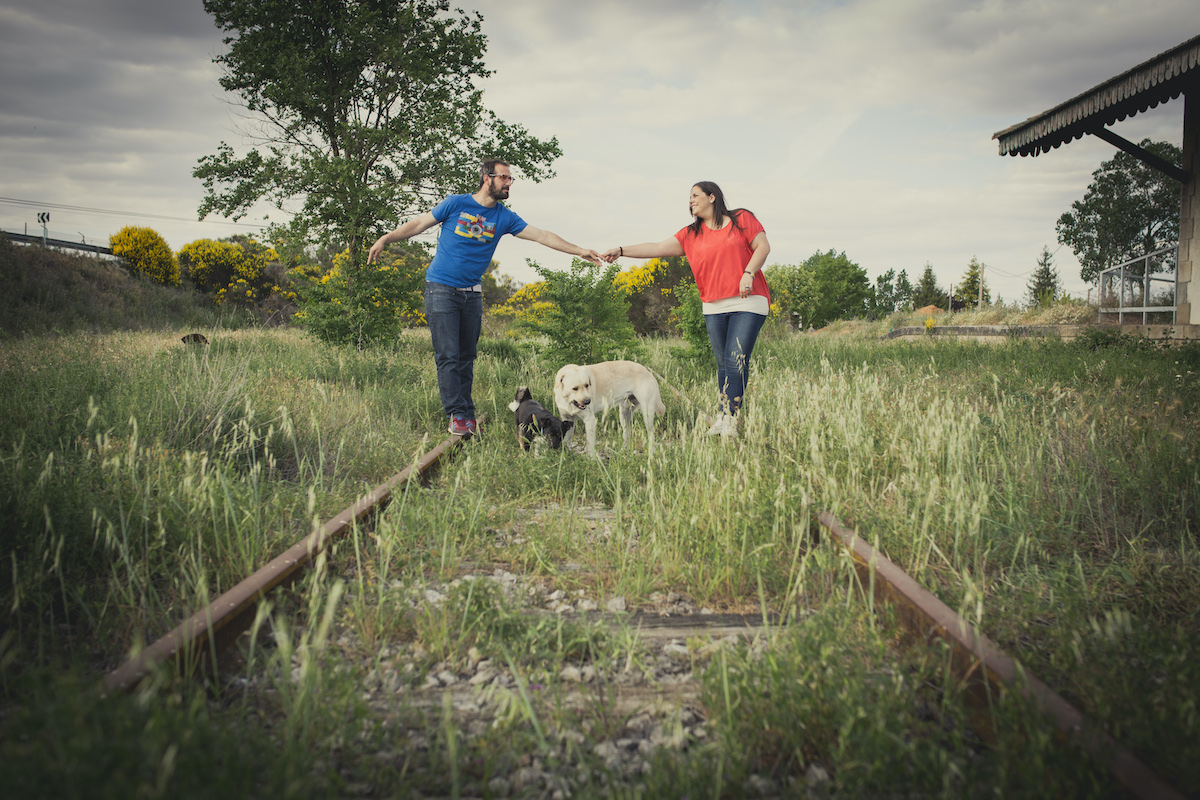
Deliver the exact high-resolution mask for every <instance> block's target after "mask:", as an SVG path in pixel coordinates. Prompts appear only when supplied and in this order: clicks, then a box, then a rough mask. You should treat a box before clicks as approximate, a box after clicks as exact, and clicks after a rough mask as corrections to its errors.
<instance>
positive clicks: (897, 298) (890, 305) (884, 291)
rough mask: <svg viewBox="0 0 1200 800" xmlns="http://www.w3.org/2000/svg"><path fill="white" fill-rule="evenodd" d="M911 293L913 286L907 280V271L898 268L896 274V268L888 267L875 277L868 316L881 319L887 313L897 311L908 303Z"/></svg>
mask: <svg viewBox="0 0 1200 800" xmlns="http://www.w3.org/2000/svg"><path fill="white" fill-rule="evenodd" d="M912 293H913V286H912V283H910V282H909V280H908V273H907V272H906V271H904V270H900V275H899V276H897V275H896V270H894V269H889V270H888V271H887V272H885V273H883V274H882V275H880V276H879V277H878V278H876V279H875V288H874V291H873V292H872V294H871V301H870V306H871V309H870V317H871V318H872V319H883V318H884V317H886V316H887V315H888V314H893V313H895V312H897V311H899V310H900V309H901V308H904V307H905V305H907V304H908V302H909V300H910V299H911V298H912Z"/></svg>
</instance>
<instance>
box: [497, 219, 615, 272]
mask: <svg viewBox="0 0 1200 800" xmlns="http://www.w3.org/2000/svg"><path fill="white" fill-rule="evenodd" d="M516 236H517V238H518V239H527V240H529V241H531V242H537V243H538V244H541V245H545V246H546V247H549V248H550V249H551V250H557V251H559V252H560V253H566V254H567V255H572V256H579V257H580V258H582V259H584V260H585V261H590V262H592V263H593V264H602V263H603V261H602V260H601V258H600V254H599V253H597V252H596V251H595V250H588V249H586V248H583V247H580V246H579V245H577V244H571V243H570V242H568V241H567V240H566V239H564V238H562V237H561V236H559V235H558V234H557V233H551V232H550V231H544V230H542V229H541V228H535V227H533V226H532V225H526V226H525V230H523V231H521V232H520V233H518V234H517V235H516Z"/></svg>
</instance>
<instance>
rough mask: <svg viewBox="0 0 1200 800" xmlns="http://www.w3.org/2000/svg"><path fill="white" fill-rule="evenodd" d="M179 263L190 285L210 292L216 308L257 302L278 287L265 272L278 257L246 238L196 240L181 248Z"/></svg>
mask: <svg viewBox="0 0 1200 800" xmlns="http://www.w3.org/2000/svg"><path fill="white" fill-rule="evenodd" d="M179 261H180V266H181V267H182V269H183V272H184V274H185V275H186V276H187V277H188V279H189V280H190V281H191V282H192V284H193V285H194V286H195V287H196V288H197V289H199V290H200V291H202V292H211V293H212V294H213V296H214V297H215V298H216V301H217V304H218V305H220V304H221V303H225V302H232V303H241V304H244V305H245V304H250V303H257V302H259V301H262V300H264V299H266V298H267V297H268V296H269V295H270V294H271V293H272V292H273V291H274V290H275V289H277V288H278V287H277V285H276V281H275V279H274V278H273V277H272V276H271V275H269V274H268V273H269V272H270V270H269V267H270V266H271V265H272V264H276V263H277V262H278V261H279V255H278V254H277V253H276V252H275V250H274V249H273V248H270V247H267V246H266V245H263V244H260V243H259V242H257V241H255V240H254V239H252V238H250V237H248V236H234V237H231V238H230V239H228V240H225V241H214V240H212V239H197V240H196V241H194V242H191V243H189V244H186V245H184V246H183V248H182V249H181V250H180V251H179ZM281 269H282V267H280V268H279V269H277V270H275V271H276V272H279V271H280V270H281Z"/></svg>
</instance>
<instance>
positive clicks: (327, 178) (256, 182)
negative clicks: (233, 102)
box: [193, 0, 561, 291]
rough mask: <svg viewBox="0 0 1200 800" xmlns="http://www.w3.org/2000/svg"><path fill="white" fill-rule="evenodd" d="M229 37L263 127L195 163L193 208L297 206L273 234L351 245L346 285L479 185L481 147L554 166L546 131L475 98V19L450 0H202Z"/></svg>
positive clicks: (247, 99)
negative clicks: (371, 254)
mask: <svg viewBox="0 0 1200 800" xmlns="http://www.w3.org/2000/svg"><path fill="white" fill-rule="evenodd" d="M204 8H205V10H206V11H207V12H208V13H209V14H211V15H212V16H213V19H214V21H215V23H216V25H217V27H218V28H220V29H221V30H222V31H225V32H228V33H230V34H231V35H230V36H228V37H226V39H225V40H224V41H225V44H227V45H228V46H229V51H228V52H227V53H225V54H224V55H221V56H218V57H217V58H215V59H214V60H215V62H216V63H218V64H219V65H221V67H222V68H223V70H224V74H223V76H222V77H221V79H220V83H221V86H222V87H223V88H224V89H226V90H227V91H229V92H233V93H236V94H237V95H239V96H240V97H241V98H242V100H243V102H244V103H245V106H246V109H247V110H248V111H249V112H250V113H251V115H252V116H253V117H254V118H256V119H257V120H258V121H259V122H260V123H261V125H260V126H259V130H260V132H261V133H260V136H259V139H258V141H257V143H256V145H255V147H254V148H253V149H251V150H250V151H249V152H247V153H246V154H245V155H243V156H240V157H239V156H238V155H237V154H236V153H235V152H234V149H233V148H232V147H231V146H230V145H228V144H226V143H225V142H222V143H221V144H220V146H219V148H218V151H217V153H216V154H214V155H208V156H204V157H203V158H201V159H200V161H199V166H197V167H196V168H195V170H193V175H195V177H197V178H199V179H200V180H201V181H202V182H203V184H204V189H205V197H204V201H203V203H202V204H201V206H200V210H199V213H200V216H201V218H203V217H204V216H206V215H208V214H210V213H213V212H218V213H221V214H223V215H226V216H229V217H232V218H234V219H238V218H240V217H242V216H244V215H245V214H246V213H248V212H249V210H250V209H251V208H252V207H253V206H254V205H255V204H256V203H257V202H259V201H260V200H262V201H266V202H268V203H270V204H272V205H274V206H275V207H277V208H279V209H281V210H284V211H287V212H288V213H291V214H292V217H291V221H290V222H289V223H288V224H287V225H286V226H283V227H284V228H285V230H280V229H276V230H275V231H273V236H276V235H278V234H282V236H279V237H278V238H286V239H287V240H288V241H290V242H292V243H293V244H294V245H301V244H303V245H321V244H325V243H333V244H335V245H336V247H337V248H338V250H339V251H340V250H341V249H343V248H345V249H347V250H348V252H349V259H350V260H349V263H348V264H347V265H346V268H345V272H344V277H345V280H346V285H347V288H348V289H349V290H351V291H353V290H354V282H355V281H356V280H357V278H358V272H359V267H360V266H361V265H362V263H363V262H364V261H365V255H366V247H365V245H366V244H367V243H368V242H370V241H372V240H373V239H374V238H376V237H377V235H378V234H380V233H382V232H383V231H385V230H390V229H392V228H394V227H395V226H396V224H397V222H398V221H399V220H400V219H401V218H402V217H408V216H411V215H413V214H415V213H418V212H421V211H424V210H427V209H428V208H429V207H431V206H432V205H433V204H434V203H435V202H436V201H438V200H440V199H441V198H442V197H443V196H444V195H445V194H447V193H448V192H450V191H452V190H454V189H458V190H463V189H474V188H475V186H476V182H477V180H478V173H477V168H478V163H479V161H480V159H481V157H496V158H503V159H505V160H507V161H509V162H510V163H512V164H513V165H514V166H515V167H518V168H519V169H521V170H522V172H523V173H524V176H525V177H526V178H528V179H531V180H534V181H539V180H541V179H542V178H545V177H549V176H552V175H553V172H552V171H551V170H550V164H551V163H552V162H553V161H554V159H555V158H557V157H558V156H559V155H561V151H560V150H559V147H558V142H557V140H556V139H553V138H552V139H550V140H548V141H541V140H538V139H536V138H534V137H533V136H531V135H529V134H528V133H527V132H526V131H525V129H524V128H522V127H520V126H519V125H510V124H508V123H506V122H504V121H502V120H500V119H498V118H497V117H496V116H495V115H494V114H493V113H492V112H490V111H488V110H487V109H485V108H484V107H483V104H482V92H481V91H480V90H479V89H478V88H477V86H476V83H477V82H478V81H479V80H482V79H483V78H486V77H487V76H488V75H489V74H490V72H489V71H488V70H487V69H486V68H485V67H484V63H483V54H484V51H485V49H486V39H485V37H484V35H483V34H482V33H481V30H480V24H481V20H482V17H481V16H480V15H479V14H478V13H476V14H468V13H465V12H462V11H456V12H450V11H449V8H450V5H449V2H448V0H322V1H321V2H317V3H282V2H278V0H204Z"/></svg>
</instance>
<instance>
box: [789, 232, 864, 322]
mask: <svg viewBox="0 0 1200 800" xmlns="http://www.w3.org/2000/svg"><path fill="white" fill-rule="evenodd" d="M804 266H805V267H808V268H809V269H811V270H812V274H813V279H814V280H815V282H816V288H817V291H816V302H815V307H814V308H813V311H812V318H811V319H809V320H808V323H809V324H811V325H812V326H813V327H814V328H822V327H824V326H826V325H828V324H829V323H831V322H833V321H834V320H839V319H855V318H858V317H863V316H865V315H866V313H867V302H868V300H869V299H870V297H871V283H870V280H869V279H868V278H867V273H866V271H864V270H863V268H862V267H860V266H859V265H858V264H855V263H854V262H853V261H851V260H850V259H848V258H846V253H845V252H844V251H843V252H841V253H837V252H835V251H833V250H829V251H828V252H825V253H821V252H817V253H814V254H813V255H811V256H809V257H808V258H807V259H806V260H805V261H804Z"/></svg>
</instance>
